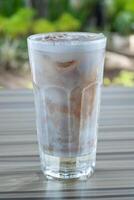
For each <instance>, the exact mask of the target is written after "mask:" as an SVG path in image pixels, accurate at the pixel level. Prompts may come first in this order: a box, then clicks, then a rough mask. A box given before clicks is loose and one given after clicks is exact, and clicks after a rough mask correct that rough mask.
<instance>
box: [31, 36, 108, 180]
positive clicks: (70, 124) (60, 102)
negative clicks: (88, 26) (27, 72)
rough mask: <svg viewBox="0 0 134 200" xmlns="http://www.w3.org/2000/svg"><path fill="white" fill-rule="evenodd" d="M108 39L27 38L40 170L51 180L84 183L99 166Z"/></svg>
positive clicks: (86, 37) (80, 37)
mask: <svg viewBox="0 0 134 200" xmlns="http://www.w3.org/2000/svg"><path fill="white" fill-rule="evenodd" d="M105 46H106V38H105V37H104V35H103V34H95V33H80V32H75V33H73V32H72V33H69V32H68V33H66V32H65V33H48V34H37V35H32V36H30V37H29V38H28V50H29V58H30V64H31V70H32V75H33V86H34V94H35V107H36V115H37V135H38V143H39V151H40V158H41V166H42V170H43V172H44V174H45V175H46V176H47V177H48V178H50V177H51V178H60V179H72V178H79V179H85V178H87V177H89V176H90V175H91V174H92V172H93V171H94V168H95V161H96V145H97V127H98V124H97V119H98V111H99V105H100V88H101V84H102V78H103V65H104V55H105Z"/></svg>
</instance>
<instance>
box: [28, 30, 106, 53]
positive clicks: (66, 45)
mask: <svg viewBox="0 0 134 200" xmlns="http://www.w3.org/2000/svg"><path fill="white" fill-rule="evenodd" d="M57 36H58V37H57ZM61 36H64V37H63V38H60V37H61ZM56 37H57V38H56ZM69 37H70V38H69ZM53 38H54V39H53ZM27 40H28V44H29V45H30V48H32V49H33V48H34V49H38V50H39V49H40V50H46V49H47V50H48V51H53V50H54V51H55V50H58V51H59V48H60V49H61V48H62V49H64V50H67V49H70V50H73V49H75V50H76V48H77V47H78V48H79V50H80V49H83V50H84V49H87V50H96V49H104V48H105V46H106V37H105V35H104V34H103V33H90V32H49V33H40V34H34V35H30V36H29V37H28V38H27ZM78 48H77V50H78Z"/></svg>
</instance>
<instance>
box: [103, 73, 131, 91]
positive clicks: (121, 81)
mask: <svg viewBox="0 0 134 200" xmlns="http://www.w3.org/2000/svg"><path fill="white" fill-rule="evenodd" d="M104 85H105V86H109V85H120V86H126V87H134V72H129V71H125V70H122V71H121V72H120V73H119V75H118V76H117V77H115V78H113V79H112V80H110V79H109V78H107V77H105V78H104Z"/></svg>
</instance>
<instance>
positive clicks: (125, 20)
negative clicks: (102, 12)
mask: <svg viewBox="0 0 134 200" xmlns="http://www.w3.org/2000/svg"><path fill="white" fill-rule="evenodd" d="M105 4H106V13H107V19H108V23H109V24H110V26H109V31H114V32H118V33H120V34H122V35H124V34H130V33H132V32H133V31H134V0H127V1H126V0H105Z"/></svg>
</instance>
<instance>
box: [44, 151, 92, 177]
mask: <svg viewBox="0 0 134 200" xmlns="http://www.w3.org/2000/svg"><path fill="white" fill-rule="evenodd" d="M95 156H96V153H95V152H94V153H92V154H88V155H86V156H80V157H73V158H61V157H57V156H51V155H48V154H44V153H43V155H42V156H41V160H42V162H41V163H42V170H43V173H44V174H45V176H46V177H47V178H48V179H64V180H70V179H81V180H86V179H87V178H89V177H90V176H91V175H92V174H93V172H94V169H95Z"/></svg>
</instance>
